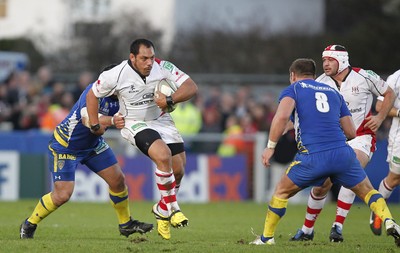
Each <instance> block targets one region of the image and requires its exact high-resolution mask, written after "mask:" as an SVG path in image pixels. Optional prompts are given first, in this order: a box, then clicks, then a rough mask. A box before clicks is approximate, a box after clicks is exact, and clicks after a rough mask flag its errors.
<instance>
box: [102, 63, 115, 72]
mask: <svg viewBox="0 0 400 253" xmlns="http://www.w3.org/2000/svg"><path fill="white" fill-rule="evenodd" d="M117 65H118V64H116V63H112V64H110V65H108V66H106V67H105V68H103V69H102V70H101V72H104V71H107V70H110V69H112V68H114V67H115V66H117Z"/></svg>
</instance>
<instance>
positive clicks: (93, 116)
mask: <svg viewBox="0 0 400 253" xmlns="http://www.w3.org/2000/svg"><path fill="white" fill-rule="evenodd" d="M86 108H87V112H88V116H89V124H90V125H96V124H99V123H100V121H99V116H98V113H99V100H98V99H97V97H96V96H95V95H94V93H93V91H92V90H89V92H88V93H87V95H86Z"/></svg>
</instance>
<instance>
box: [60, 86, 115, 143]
mask: <svg viewBox="0 0 400 253" xmlns="http://www.w3.org/2000/svg"><path fill="white" fill-rule="evenodd" d="M92 85H93V84H90V85H88V87H86V89H85V90H84V91H83V93H82V94H81V96H80V98H79V100H78V101H77V102H76V103H75V104H74V106H73V107H72V109H71V111H70V113H69V114H68V116H67V117H66V118H65V119H64V120H63V121H62V122H61V123H60V124H59V125H58V126H57V127H56V129H55V131H54V137H55V138H56V140H57V142H58V143H60V145H62V146H63V147H66V148H68V149H70V150H86V149H91V148H93V147H95V146H96V145H97V143H98V142H99V140H100V138H101V137H99V136H97V135H94V134H91V133H90V130H89V128H87V127H86V126H84V125H83V124H82V115H81V110H82V108H85V107H86V94H87V93H88V91H89V90H90V89H91V88H92ZM118 109H119V103H118V100H117V99H116V98H112V97H104V98H101V99H100V101H99V113H100V114H102V115H106V116H113V115H114V114H115V113H117V112H118Z"/></svg>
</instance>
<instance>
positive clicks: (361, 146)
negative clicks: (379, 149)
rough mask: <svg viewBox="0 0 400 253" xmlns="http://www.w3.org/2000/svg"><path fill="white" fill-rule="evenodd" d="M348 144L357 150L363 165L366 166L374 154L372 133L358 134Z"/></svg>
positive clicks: (358, 157)
mask: <svg viewBox="0 0 400 253" xmlns="http://www.w3.org/2000/svg"><path fill="white" fill-rule="evenodd" d="M348 144H349V145H350V147H352V148H353V150H354V151H355V152H356V155H357V159H358V160H359V161H360V163H361V166H362V167H363V168H365V167H366V166H367V164H368V162H369V161H370V160H371V158H372V155H373V151H372V150H373V145H374V144H373V138H372V136H371V135H361V136H357V137H356V138H354V139H353V140H351V141H349V142H348Z"/></svg>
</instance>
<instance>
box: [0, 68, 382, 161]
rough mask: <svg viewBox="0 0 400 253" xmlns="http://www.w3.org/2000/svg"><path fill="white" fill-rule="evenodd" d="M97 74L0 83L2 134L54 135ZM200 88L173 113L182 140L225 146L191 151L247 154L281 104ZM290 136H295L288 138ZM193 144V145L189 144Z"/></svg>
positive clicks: (248, 88) (260, 95)
mask: <svg viewBox="0 0 400 253" xmlns="http://www.w3.org/2000/svg"><path fill="white" fill-rule="evenodd" d="M96 79H97V74H94V73H92V72H90V71H82V72H81V73H79V75H77V78H76V81H74V82H71V83H65V82H63V81H62V80H57V78H56V77H55V76H54V74H53V72H52V69H51V67H49V66H42V67H40V68H39V69H38V71H37V72H35V73H31V72H29V71H16V72H13V73H12V74H11V75H9V77H8V78H6V79H5V80H4V81H3V82H1V83H0V130H2V131H8V130H31V129H36V130H41V131H44V132H49V133H51V132H52V131H53V130H54V128H55V126H56V125H57V124H58V123H60V122H61V121H62V120H63V119H64V118H65V117H66V116H67V115H68V113H69V111H70V109H71V108H72V106H73V105H74V103H75V102H76V101H77V100H78V99H79V96H80V94H81V92H82V91H83V90H84V89H85V88H86V86H87V85H88V84H90V83H92V82H94V81H95V80H96ZM198 84H199V93H198V95H197V96H196V97H195V98H194V99H192V100H190V101H188V102H185V103H182V104H179V106H178V107H177V109H176V110H175V111H174V112H173V113H172V114H171V115H172V117H173V118H174V120H175V122H176V125H177V127H178V129H179V130H180V132H181V133H182V135H183V136H186V137H190V136H194V135H196V134H198V133H211V134H213V133H214V134H220V133H224V136H225V138H224V140H221V142H220V143H219V142H210V143H208V144H207V143H206V142H202V144H197V145H188V149H189V151H194V152H195V151H196V152H205V153H216V152H218V154H220V155H223V156H231V155H234V154H236V153H246V152H249V145H248V143H247V142H246V135H248V134H254V133H257V132H265V133H267V132H268V130H269V127H270V124H271V120H272V118H273V116H274V112H275V109H276V107H277V104H278V96H279V92H280V89H282V88H284V86H277V87H276V89H275V90H274V91H273V92H271V91H263V90H260V89H259V88H258V87H256V86H252V85H246V84H243V85H239V86H237V87H235V88H231V89H230V88H229V87H226V86H218V85H204V86H203V85H202V84H201V83H198ZM389 127H390V119H387V120H386V121H385V122H384V124H382V126H381V128H380V130H379V132H378V134H377V135H378V139H384V138H386V137H387V132H388V129H389ZM288 137H291V135H288ZM189 144H190V143H189Z"/></svg>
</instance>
